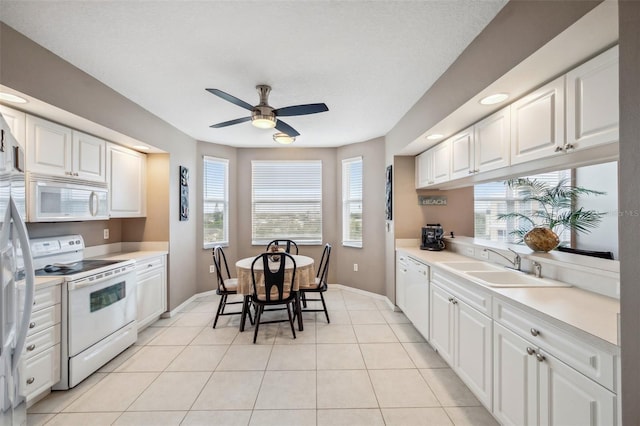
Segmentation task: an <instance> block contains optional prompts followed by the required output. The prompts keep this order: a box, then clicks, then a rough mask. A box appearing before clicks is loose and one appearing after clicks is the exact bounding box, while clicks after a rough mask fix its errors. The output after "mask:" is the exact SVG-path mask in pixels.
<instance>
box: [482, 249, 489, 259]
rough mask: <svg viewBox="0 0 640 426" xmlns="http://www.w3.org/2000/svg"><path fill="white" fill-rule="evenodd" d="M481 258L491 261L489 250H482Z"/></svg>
mask: <svg viewBox="0 0 640 426" xmlns="http://www.w3.org/2000/svg"><path fill="white" fill-rule="evenodd" d="M480 257H481V258H483V259H489V252H488V251H487V250H482V251H481V252H480Z"/></svg>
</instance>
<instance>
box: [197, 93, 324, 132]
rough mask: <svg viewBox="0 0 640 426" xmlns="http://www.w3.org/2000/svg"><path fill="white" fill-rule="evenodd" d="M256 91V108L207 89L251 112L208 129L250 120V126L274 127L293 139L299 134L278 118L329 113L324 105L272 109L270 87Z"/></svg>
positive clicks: (227, 95) (230, 96) (232, 97)
mask: <svg viewBox="0 0 640 426" xmlns="http://www.w3.org/2000/svg"><path fill="white" fill-rule="evenodd" d="M256 89H257V90H258V94H259V95H260V103H259V104H258V105H256V106H253V105H250V104H249V103H247V102H245V101H243V100H241V99H238V98H236V97H235V96H232V95H230V94H228V93H225V92H223V91H222V90H219V89H207V91H208V92H210V93H213V94H214V95H216V96H219V97H221V98H222V99H224V100H225V101H229V102H231V103H232V104H236V105H238V106H239V107H242V108H244V109H247V110H249V111H251V116H250V117H242V118H236V119H235V120H229V121H224V122H222V123H218V124H213V125H211V126H210V127H212V128H214V129H217V128H220V127H226V126H232V125H234V124H239V123H244V122H245V121H249V120H251V124H253V125H254V126H256V127H259V128H261V129H272V128H274V127H275V128H276V129H278V130H279V131H280V132H282V133H285V134H286V135H288V136H290V137H292V138H295V137H296V136H299V135H300V133H299V132H298V131H297V130H296V129H294V128H293V127H291V126H289V125H288V124H287V123H285V122H284V121H282V120H280V119H279V117H291V116H294V115H308V114H317V113H319V112H325V111H329V108H328V107H327V105H326V104H324V103H319V104H305V105H293V106H288V107H284V108H277V109H274V108H273V107H272V106H270V105H269V93H270V92H271V87H270V86H267V85H265V84H259V85H257V86H256Z"/></svg>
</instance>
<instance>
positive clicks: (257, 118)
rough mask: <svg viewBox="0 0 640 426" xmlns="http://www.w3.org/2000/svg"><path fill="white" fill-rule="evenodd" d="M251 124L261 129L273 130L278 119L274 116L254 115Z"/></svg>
mask: <svg viewBox="0 0 640 426" xmlns="http://www.w3.org/2000/svg"><path fill="white" fill-rule="evenodd" d="M251 124H253V125H254V126H255V127H258V128H260V129H273V128H274V127H276V117H275V116H273V115H257V114H256V115H254V116H252V117H251Z"/></svg>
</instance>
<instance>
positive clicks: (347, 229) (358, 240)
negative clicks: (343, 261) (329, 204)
mask: <svg viewBox="0 0 640 426" xmlns="http://www.w3.org/2000/svg"><path fill="white" fill-rule="evenodd" d="M342 244H343V245H345V246H351V247H362V157H355V158H348V159H345V160H342Z"/></svg>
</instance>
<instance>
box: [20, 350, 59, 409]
mask: <svg viewBox="0 0 640 426" xmlns="http://www.w3.org/2000/svg"><path fill="white" fill-rule="evenodd" d="M23 372H24V374H22V376H21V377H22V378H21V380H22V392H23V395H26V397H27V403H28V402H29V399H30V398H32V397H34V396H37V395H39V394H40V393H42V392H44V391H46V390H47V389H49V388H51V386H53V385H54V384H56V383H58V382H59V381H60V345H59V344H58V345H55V346H53V347H50V348H49V349H47V350H45V351H43V352H42V353H39V354H38V355H36V356H34V357H32V358H29V359H28V360H26V362H25V363H24V370H23Z"/></svg>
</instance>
